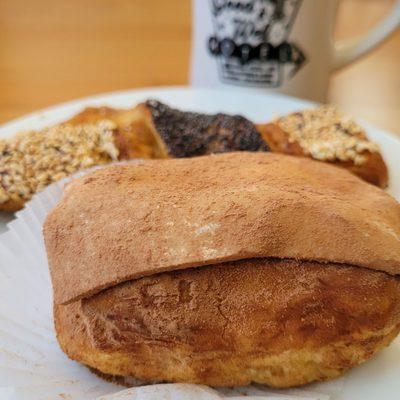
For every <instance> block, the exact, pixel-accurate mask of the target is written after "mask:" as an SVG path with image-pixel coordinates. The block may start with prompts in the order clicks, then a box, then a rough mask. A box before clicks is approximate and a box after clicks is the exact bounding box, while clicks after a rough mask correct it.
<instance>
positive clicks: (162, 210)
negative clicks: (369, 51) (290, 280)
mask: <svg viewBox="0 0 400 400" xmlns="http://www.w3.org/2000/svg"><path fill="white" fill-rule="evenodd" d="M44 236H45V242H46V249H47V255H48V259H49V265H50V271H51V275H52V281H53V288H54V299H55V302H56V303H57V304H58V303H65V302H70V301H72V300H74V299H77V298H79V297H85V296H90V295H91V294H93V293H95V292H98V291H99V290H102V289H104V288H106V287H111V286H113V285H115V284H117V283H120V282H123V281H126V280H129V279H135V278H139V277H142V276H147V275H152V274H155V273H158V272H162V271H166V270H174V269H182V268H189V267H192V266H195V267H197V266H201V265H207V264H214V263H216V262H222V261H225V260H239V259H245V258H252V257H278V258H293V259H303V260H307V259H308V260H319V261H330V262H341V263H346V264H351V265H359V266H363V267H366V268H371V269H378V270H382V271H386V272H388V273H390V274H398V273H400V205H399V204H398V203H397V202H396V201H395V200H394V199H393V198H391V197H390V196H389V195H388V194H386V193H385V192H383V191H382V190H380V189H378V188H375V187H373V186H372V185H369V184H367V183H365V182H363V181H361V180H360V179H358V178H357V177H355V176H353V175H351V174H349V173H348V172H347V171H345V170H342V169H339V168H336V167H333V166H330V165H328V164H321V163H318V162H316V161H312V160H309V159H306V158H295V157H289V156H284V155H279V154H271V153H244V152H241V153H229V154H222V155H214V156H205V157H197V158H191V159H169V160H147V161H143V162H142V163H140V164H135V165H124V166H110V167H106V168H104V169H102V170H99V171H96V172H94V173H91V174H89V175H87V176H85V177H83V178H80V179H77V180H75V181H74V182H72V183H71V184H70V185H69V186H68V189H67V190H66V193H65V196H64V198H63V199H62V201H61V202H60V203H59V205H58V206H57V207H56V208H55V209H54V210H53V211H52V212H51V213H50V214H49V216H48V217H47V219H46V222H45V225H44ZM104 249H107V251H105V250H104ZM111 265H112V268H110V266H111Z"/></svg>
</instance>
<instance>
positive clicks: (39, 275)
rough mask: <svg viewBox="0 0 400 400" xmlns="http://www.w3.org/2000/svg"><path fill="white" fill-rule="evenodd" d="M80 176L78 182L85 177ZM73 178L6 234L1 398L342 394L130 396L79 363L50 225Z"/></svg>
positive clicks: (152, 391) (0, 254)
mask: <svg viewBox="0 0 400 400" xmlns="http://www.w3.org/2000/svg"><path fill="white" fill-rule="evenodd" d="M82 174H83V173H79V174H77V175H82ZM68 180H69V179H65V180H63V181H60V182H57V183H55V184H52V185H50V186H49V187H48V188H47V189H45V190H44V191H43V192H41V193H39V194H37V195H36V196H35V197H34V198H33V200H32V201H30V202H29V203H28V204H27V205H26V207H25V208H24V209H23V210H22V211H20V212H18V213H17V214H16V219H15V220H14V221H12V222H11V223H10V224H9V225H8V228H9V229H8V231H7V232H5V233H3V234H1V235H0V398H1V399H2V400H3V399H4V400H25V399H26V400H45V399H56V398H60V399H69V400H75V399H79V400H86V399H95V398H98V399H99V400H100V399H101V400H111V399H114V400H117V399H121V400H122V399H124V400H125V399H126V400H128V399H129V400H131V399H132V400H133V399H135V400H150V399H169V400H181V399H199V400H200V399H201V400H217V399H223V398H225V399H232V400H233V399H236V400H239V399H247V400H249V399H253V398H254V399H259V400H260V399H269V400H272V399H280V400H284V399H291V400H296V399H297V400H302V399H308V400H309V399H315V400H316V399H318V400H329V399H330V398H331V395H334V394H335V393H339V392H340V391H341V389H342V387H343V379H338V380H335V381H333V382H329V383H323V384H316V385H309V386H307V387H305V388H301V389H290V390H273V389H269V388H267V387H265V386H260V385H253V386H250V387H246V388H234V389H216V390H214V389H211V388H207V387H204V386H199V385H188V384H159V385H150V386H142V387H136V388H131V389H125V390H123V387H121V386H118V385H115V384H112V383H108V382H106V381H104V380H102V379H101V378H99V377H97V376H96V375H94V374H92V373H91V372H90V371H89V370H88V369H87V368H86V367H84V366H83V365H80V364H79V363H76V362H74V361H71V360H70V359H68V357H67V356H66V355H65V354H64V353H63V352H62V351H61V350H60V348H59V346H58V343H57V340H56V335H55V330H54V326H53V318H52V290H51V282H50V276H49V272H48V267H47V260H46V253H45V248H44V243H43V238H42V224H43V221H44V219H45V217H46V215H47V213H48V212H49V211H50V210H51V209H52V208H53V207H54V206H55V204H57V202H58V201H59V200H60V198H61V196H62V192H63V186H64V184H65V183H66V182H67V181H68Z"/></svg>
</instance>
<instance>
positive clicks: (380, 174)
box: [257, 106, 388, 188]
mask: <svg viewBox="0 0 400 400" xmlns="http://www.w3.org/2000/svg"><path fill="white" fill-rule="evenodd" d="M257 129H258V130H259V131H260V133H261V135H262V137H263V138H264V140H265V141H266V142H267V143H268V145H269V147H270V148H271V151H273V152H278V153H284V154H290V155H293V156H302V157H311V158H314V159H315V160H319V161H325V162H329V163H333V164H335V165H338V166H340V167H343V168H346V169H347V170H349V171H350V172H352V173H354V174H355V175H358V176H359V177H360V178H362V179H364V180H365V181H367V182H370V183H372V184H374V185H376V186H380V187H382V188H385V187H386V186H387V184H388V171H387V167H386V164H385V162H384V160H383V158H382V156H381V154H380V152H379V147H378V145H377V144H375V143H373V142H371V141H370V140H368V138H367V136H366V134H365V132H364V129H363V128H362V127H361V126H360V125H358V124H356V123H355V122H354V121H352V120H351V119H349V118H347V117H345V116H344V115H343V114H342V113H341V112H339V111H338V110H337V109H336V108H335V107H333V106H321V107H317V108H313V109H308V110H303V111H299V112H295V113H292V114H289V115H286V116H284V117H281V118H278V119H277V120H275V121H273V122H271V123H268V124H260V125H257Z"/></svg>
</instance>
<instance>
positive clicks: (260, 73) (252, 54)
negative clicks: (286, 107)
mask: <svg viewBox="0 0 400 400" xmlns="http://www.w3.org/2000/svg"><path fill="white" fill-rule="evenodd" d="M337 5H338V1H337V0H303V1H301V0H208V1H207V0H193V47H192V62H191V83H192V85H195V86H213V87H215V86H225V87H229V86H234V85H236V86H237V85H240V86H247V87H253V88H259V89H261V90H265V89H267V90H273V91H278V92H281V93H286V94H290V95H293V96H298V97H304V98H309V99H312V100H317V101H324V100H325V99H326V94H327V88H328V82H329V76H330V74H331V73H332V72H333V71H335V70H337V69H339V68H342V67H344V66H345V65H347V64H349V63H351V62H353V61H354V60H356V59H357V58H359V57H360V56H362V55H363V54H364V53H366V52H367V51H369V50H371V49H372V48H374V47H375V46H377V45H378V44H379V43H380V42H381V41H382V40H383V39H385V37H386V36H388V35H389V34H390V33H391V32H392V31H393V30H394V29H396V28H397V27H398V26H399V24H400V0H399V1H397V2H396V4H395V5H394V7H393V9H392V11H391V13H390V14H389V15H388V16H387V17H386V18H385V19H384V20H383V21H382V22H381V23H380V24H378V26H376V27H375V28H373V29H372V30H371V31H369V32H368V33H367V34H366V35H365V36H363V37H361V38H356V39H351V40H347V41H345V42H338V43H333V40H332V32H333V27H334V22H335V15H336V10H337Z"/></svg>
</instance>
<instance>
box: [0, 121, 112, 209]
mask: <svg viewBox="0 0 400 400" xmlns="http://www.w3.org/2000/svg"><path fill="white" fill-rule="evenodd" d="M115 128H116V125H115V124H114V123H113V122H111V121H108V120H104V121H101V122H99V123H97V124H85V125H76V126H72V125H67V124H64V125H57V126H55V127H52V128H48V129H44V130H42V131H40V132H22V133H20V134H18V135H17V136H16V137H14V138H12V139H8V140H0V204H1V203H5V202H7V201H9V200H14V201H21V200H23V201H26V200H29V199H30V198H31V197H32V195H33V194H34V193H36V192H37V191H39V190H41V189H43V188H44V187H45V186H47V185H49V184H50V183H52V182H55V181H57V180H60V179H62V178H65V177H66V176H68V175H71V174H73V173H74V172H77V171H78V170H81V169H84V168H89V167H92V166H95V165H100V164H105V163H108V162H111V161H113V160H117V159H118V154H119V152H118V149H117V147H116V145H115V143H114V138H113V130H114V129H115Z"/></svg>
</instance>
